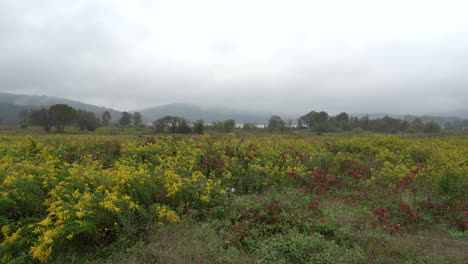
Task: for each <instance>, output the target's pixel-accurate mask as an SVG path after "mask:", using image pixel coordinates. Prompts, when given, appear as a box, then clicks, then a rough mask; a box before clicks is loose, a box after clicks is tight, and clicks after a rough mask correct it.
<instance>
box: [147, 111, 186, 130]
mask: <svg viewBox="0 0 468 264" xmlns="http://www.w3.org/2000/svg"><path fill="white" fill-rule="evenodd" d="M181 120H182V118H180V117H178V116H171V115H167V116H164V117H162V118H160V119H158V120H156V121H154V122H153V127H154V128H155V129H156V132H157V133H162V132H169V133H177V127H178V125H179V123H180V121H181Z"/></svg>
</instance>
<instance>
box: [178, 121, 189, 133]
mask: <svg viewBox="0 0 468 264" xmlns="http://www.w3.org/2000/svg"><path fill="white" fill-rule="evenodd" d="M176 132H177V133H180V134H189V133H190V132H192V129H191V128H190V126H189V123H188V121H187V120H186V119H184V118H181V119H179V122H178V124H177V129H176Z"/></svg>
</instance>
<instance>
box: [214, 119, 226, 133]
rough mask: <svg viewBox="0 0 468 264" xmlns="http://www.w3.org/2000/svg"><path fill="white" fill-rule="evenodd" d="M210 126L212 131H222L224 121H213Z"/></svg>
mask: <svg viewBox="0 0 468 264" xmlns="http://www.w3.org/2000/svg"><path fill="white" fill-rule="evenodd" d="M211 127H212V129H213V130H214V131H218V132H224V122H221V121H220V122H213V123H212V125H211Z"/></svg>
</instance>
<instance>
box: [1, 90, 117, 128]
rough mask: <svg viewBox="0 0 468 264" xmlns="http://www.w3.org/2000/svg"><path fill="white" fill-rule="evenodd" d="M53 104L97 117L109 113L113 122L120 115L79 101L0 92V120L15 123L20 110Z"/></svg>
mask: <svg viewBox="0 0 468 264" xmlns="http://www.w3.org/2000/svg"><path fill="white" fill-rule="evenodd" d="M54 104H67V105H69V106H71V107H73V108H75V109H82V110H86V111H91V112H93V113H95V114H96V115H97V116H98V117H100V116H101V114H102V113H103V112H105V111H109V112H110V114H111V116H112V119H113V120H114V121H116V120H118V118H119V117H120V115H121V112H120V111H117V110H114V109H110V108H105V107H101V106H96V105H91V104H86V103H83V102H79V101H74V100H69V99H65V98H60V97H54V96H47V95H26V94H11V93H3V92H0V119H2V121H3V123H17V122H18V121H19V120H20V117H19V113H20V111H21V110H29V109H38V108H41V107H49V106H51V105H54Z"/></svg>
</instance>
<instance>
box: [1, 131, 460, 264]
mask: <svg viewBox="0 0 468 264" xmlns="http://www.w3.org/2000/svg"><path fill="white" fill-rule="evenodd" d="M286 189H287V190H289V192H290V191H291V190H293V192H294V196H295V198H294V199H296V200H293V201H291V200H290V201H286V200H285V201H280V200H274V199H273V200H268V201H267V200H262V199H261V197H262V194H264V193H266V192H268V191H269V190H286ZM467 190H468V137H467V136H450V137H439V138H433V137H431V138H400V137H393V136H370V137H352V138H351V137H350V138H345V137H316V138H305V139H301V138H292V137H288V136H271V137H236V136H234V135H227V136H219V137H214V136H209V135H205V136H180V137H175V136H156V137H142V136H140V137H136V136H133V137H132V136H89V135H88V136H86V135H82V136H80V135H74V136H60V135H53V136H21V137H20V136H1V137H0V228H1V234H0V259H1V261H2V262H8V261H11V262H12V263H14V262H16V263H27V262H48V261H54V259H56V258H57V257H58V256H61V255H64V254H69V253H73V252H87V251H92V250H93V248H96V247H106V246H109V245H111V244H112V243H113V242H114V241H116V240H118V239H122V238H125V236H128V237H131V236H133V235H135V234H139V233H143V232H145V230H148V227H149V226H160V227H161V228H164V227H166V226H168V225H169V226H176V225H177V224H174V223H178V222H180V221H181V220H183V219H184V217H186V216H187V215H190V217H192V218H195V219H200V221H206V219H213V218H219V219H224V220H225V222H224V223H223V224H221V225H220V226H219V227H218V228H217V230H216V232H217V235H219V240H220V241H222V243H223V245H224V246H225V247H236V248H239V249H241V250H244V251H245V252H247V253H249V254H254V255H255V254H256V256H257V259H258V260H259V262H261V263H283V262H281V261H284V263H305V262H311V263H330V262H327V261H331V262H333V260H336V259H334V258H333V256H328V255H326V254H325V253H326V250H325V249H324V247H320V248H318V249H316V252H318V253H317V254H319V253H320V254H322V255H320V254H319V255H314V256H309V255H310V254H309V255H307V256H306V255H303V254H302V255H301V250H298V251H299V253H298V254H299V257H297V256H295V255H294V256H291V257H290V258H289V257H288V256H289V255H288V254H289V253H287V252H286V253H285V252H278V256H281V258H283V259H282V260H280V259H275V258H273V257H272V256H266V254H272V253H271V252H275V251H274V250H277V249H278V248H281V246H277V245H278V244H281V243H282V242H281V239H279V238H278V237H279V235H281V236H287V235H288V234H291V232H294V237H295V238H296V239H298V240H300V241H303V242H304V243H309V244H310V243H312V244H313V243H325V244H324V245H328V246H327V247H328V249H327V250H330V252H332V251H333V250H336V248H335V247H349V248H354V249H356V248H355V247H356V245H348V244H340V243H339V241H338V240H337V239H336V238H332V239H334V241H338V242H336V243H335V242H333V243H332V244H330V243H329V242H330V239H328V240H327V239H325V238H327V235H326V234H327V232H326V230H325V231H324V232H322V233H321V234H318V233H320V232H321V231H320V230H322V231H323V229H324V227H323V224H324V223H325V224H329V223H331V222H333V221H334V220H333V219H332V218H333V216H331V215H330V214H328V213H326V201H328V202H329V201H330V199H331V198H333V199H334V201H337V200H339V201H347V202H349V203H353V202H356V201H357V202H358V203H359V204H360V208H361V211H362V213H361V215H362V219H364V220H362V219H361V222H360V223H361V224H362V225H367V226H370V227H372V228H375V229H376V230H381V232H387V233H389V234H401V233H404V232H416V231H415V230H419V229H424V228H426V227H427V226H431V225H434V224H440V225H444V227H445V228H446V230H459V232H462V233H463V232H465V233H466V229H467V228H468V221H467V220H468V219H467V217H468V211H467V210H468V208H467V205H468V203H467V202H468V198H467ZM241 195H246V196H248V195H250V196H256V197H260V198H258V199H260V200H258V199H257V198H256V199H257V200H256V202H250V203H249V204H248V205H244V206H240V205H239V206H238V207H236V208H229V211H228V212H227V211H226V210H224V211H223V208H228V206H229V204H230V203H231V201H232V199H233V197H234V196H237V197H240V196H241ZM298 197H299V198H298ZM362 208H364V209H362ZM337 230H338V229H337ZM339 230H342V229H339ZM379 232H380V231H379ZM311 234H317V236H315V237H314V239H316V240H313V241H309V240H308V239H310V235H311ZM334 234H335V235H336V234H337V232H335V233H334ZM465 237H466V236H465ZM301 239H302V240H301ZM318 240H320V241H321V242H320V241H319V242H317V241H318ZM314 241H315V242H314ZM283 242H284V241H283ZM327 243H328V244H327ZM262 245H263V246H262ZM268 248H270V249H269V250H267V251H268V252H266V249H268ZM262 252H263V253H262ZM288 252H290V251H288ZM314 252H315V251H314ZM330 254H331V253H330ZM361 255H362V256H361ZM361 255H359V254H357V255H356V256H357V257H359V258H362V259H369V256H366V252H365V250H364V252H361ZM318 256H320V258H321V260H320V259H315V258H317V257H318ZM356 256H355V257H356ZM343 257H344V258H346V256H343ZM327 258H330V259H329V260H327Z"/></svg>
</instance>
